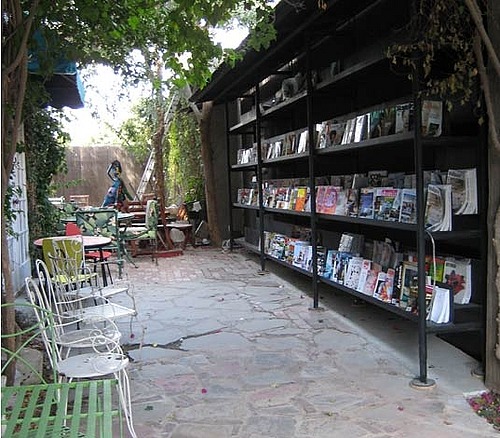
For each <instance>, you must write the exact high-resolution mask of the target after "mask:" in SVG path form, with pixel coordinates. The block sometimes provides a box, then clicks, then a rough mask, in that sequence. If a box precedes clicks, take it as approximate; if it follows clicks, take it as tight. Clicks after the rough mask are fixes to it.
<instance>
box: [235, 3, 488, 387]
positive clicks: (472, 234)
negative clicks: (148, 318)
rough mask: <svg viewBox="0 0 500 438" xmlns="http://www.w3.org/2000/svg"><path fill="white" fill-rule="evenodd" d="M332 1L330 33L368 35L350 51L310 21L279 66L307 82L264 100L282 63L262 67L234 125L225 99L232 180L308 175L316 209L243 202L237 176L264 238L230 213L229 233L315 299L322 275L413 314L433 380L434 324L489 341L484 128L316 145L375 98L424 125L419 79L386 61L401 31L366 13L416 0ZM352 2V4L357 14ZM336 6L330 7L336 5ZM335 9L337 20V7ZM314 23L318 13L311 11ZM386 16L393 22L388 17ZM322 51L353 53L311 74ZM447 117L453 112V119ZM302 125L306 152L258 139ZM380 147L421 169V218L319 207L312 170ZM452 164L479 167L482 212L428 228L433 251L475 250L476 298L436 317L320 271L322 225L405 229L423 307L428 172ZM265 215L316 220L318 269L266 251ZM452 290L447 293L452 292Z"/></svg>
mask: <svg viewBox="0 0 500 438" xmlns="http://www.w3.org/2000/svg"><path fill="white" fill-rule="evenodd" d="M335 3H336V4H337V5H341V7H342V8H344V9H343V10H344V14H345V16H344V18H345V17H348V18H349V17H350V18H352V20H351V21H349V20H348V19H347V20H345V21H343V22H342V23H344V24H339V23H338V22H335V23H334V24H335V25H334V26H333V28H334V29H335V30H334V31H333V35H332V36H335V32H337V31H338V30H339V29H340V28H341V29H342V32H343V37H346V35H350V36H351V37H352V38H353V40H354V39H358V37H359V36H360V34H363V35H364V37H363V38H364V39H363V38H359V41H356V42H354V43H352V49H353V52H352V53H349V48H347V49H346V48H344V47H340V46H341V44H342V41H343V40H341V42H339V43H338V44H336V43H335V41H334V38H331V37H330V38H329V37H325V36H324V34H321V32H318V34H317V35H316V34H315V33H314V31H313V30H312V31H311V32H309V33H308V38H306V39H307V43H306V44H305V45H304V47H303V49H302V50H301V51H300V53H290V57H289V59H286V60H285V59H283V54H281V58H280V62H281V65H280V67H279V68H278V69H282V70H283V69H286V68H289V67H290V65H293V64H294V63H295V64H296V65H297V66H299V67H302V68H303V70H302V73H304V75H305V89H303V90H301V91H299V92H298V93H297V94H296V95H294V96H292V97H290V98H288V99H286V100H284V101H282V102H279V103H277V104H275V105H274V106H271V107H268V106H265V105H264V103H266V104H267V103H268V102H269V99H270V98H271V94H270V92H269V90H268V89H269V83H271V82H272V80H271V78H272V77H274V76H275V75H276V71H277V70H276V69H275V68H274V69H270V70H269V71H267V72H266V73H267V75H268V76H267V79H265V80H263V78H266V77H265V75H264V76H262V74H261V77H260V78H259V80H256V81H255V82H254V83H253V84H252V86H251V87H248V88H247V89H245V90H240V92H241V94H240V96H242V97H240V98H239V99H240V101H241V102H243V101H244V102H245V103H244V105H243V107H244V108H242V111H241V114H238V116H239V118H238V119H237V120H236V122H235V123H234V124H232V125H231V124H230V123H229V122H228V120H229V119H230V115H229V107H228V104H227V101H228V100H229V96H233V97H232V98H231V99H234V96H235V94H234V90H233V91H232V92H231V93H229V94H228V95H227V96H226V97H225V99H226V133H227V148H228V160H229V161H228V168H229V172H228V179H229V186H230V187H231V185H232V180H233V176H234V178H240V176H239V175H241V179H242V180H243V181H245V180H246V182H247V183H248V182H249V181H250V179H249V177H248V175H252V177H253V178H254V180H253V183H254V184H255V187H260V188H263V183H264V182H265V181H266V180H270V179H273V178H277V179H280V178H306V179H308V181H309V183H308V184H307V185H308V187H309V190H310V196H311V211H295V210H287V209H280V208H270V207H265V206H264V200H263V193H262V189H261V190H260V191H259V195H258V203H257V205H246V204H239V203H235V202H234V200H235V193H234V187H235V186H234V184H233V190H232V193H231V198H230V206H231V208H232V209H236V210H240V211H243V215H244V219H243V221H244V225H245V227H247V221H249V222H248V228H252V229H254V230H255V231H256V232H257V231H258V235H259V239H258V241H259V244H256V239H255V240H254V241H253V242H249V241H247V240H245V238H241V237H240V238H237V237H236V236H235V233H234V224H233V216H232V213H231V217H230V233H231V240H230V241H231V243H233V242H236V243H238V244H240V245H241V246H243V247H245V248H246V249H248V250H249V251H252V252H254V253H256V254H258V255H259V256H260V261H261V269H262V270H264V269H265V262H266V261H271V262H273V263H278V264H280V265H282V266H285V267H287V268H288V269H291V270H293V271H296V272H299V273H301V274H303V275H306V276H307V277H310V278H311V280H312V284H311V288H312V291H313V296H314V307H317V305H318V298H319V296H318V285H319V284H325V285H328V286H329V287H332V288H334V289H336V290H339V291H342V292H343V293H346V294H349V295H351V296H353V297H355V298H356V299H360V300H364V301H365V302H367V303H370V304H372V305H375V306H377V307H380V308H383V309H385V310H386V311H388V312H391V313H393V314H397V315H398V316H400V317H402V318H405V319H408V320H410V321H413V322H415V323H416V325H417V327H418V334H419V343H418V352H419V374H418V377H417V378H416V379H415V380H414V381H413V382H412V383H413V384H414V386H415V387H428V386H432V385H433V384H434V382H433V381H432V379H429V378H428V376H427V340H426V337H427V335H428V334H431V333H433V334H436V333H438V334H444V333H461V332H478V333H480V335H479V339H480V342H481V343H484V339H483V332H484V308H483V303H484V295H482V294H484V285H485V272H486V268H485V265H486V263H485V259H486V250H485V245H484V239H485V234H486V233H485V229H486V228H485V213H484V211H485V208H484V206H485V205H486V202H487V201H486V197H485V188H484V187H485V186H486V181H487V175H486V158H485V151H484V145H485V140H484V132H481V130H480V129H476V130H475V131H474V132H472V133H471V132H469V131H470V129H462V127H461V126H460V122H458V123H457V122H455V124H453V123H451V124H450V125H447V126H445V123H444V121H443V134H441V135H440V136H437V137H422V135H421V133H420V131H419V130H415V129H413V130H412V131H409V132H404V133H399V134H392V135H386V136H380V137H377V138H370V139H366V140H363V141H359V142H357V143H349V144H341V145H335V146H330V147H326V148H323V149H317V148H316V147H315V139H314V135H315V132H316V131H315V126H316V124H318V123H321V122H322V121H325V120H331V119H333V118H338V119H340V120H346V119H348V118H349V117H353V116H355V115H357V114H363V113H366V112H369V111H371V110H372V109H373V108H387V107H388V106H389V105H393V104H394V103H398V102H401V103H403V102H411V103H413V105H414V112H415V113H414V126H420V125H421V98H420V97H419V91H420V90H419V89H418V83H417V81H413V83H412V82H411V81H409V80H408V78H407V77H406V75H396V74H393V72H391V70H390V62H389V60H388V58H387V57H386V56H385V50H382V49H383V48H386V47H387V46H388V44H389V42H390V41H394V40H395V39H396V38H398V36H397V34H394V35H391V34H390V32H389V35H387V32H386V34H384V30H383V25H382V24H381V23H377V24H378V27H377V30H376V31H373V30H367V29H369V28H370V26H369V23H371V22H370V17H371V15H370V14H372V15H373V17H379V15H383V14H384V11H387V10H391V11H393V10H394V11H397V12H396V14H399V15H400V16H402V15H404V14H405V12H404V11H405V8H407V9H408V10H407V11H406V12H407V13H409V11H410V10H411V8H410V6H409V5H410V3H411V2H410V1H407V2H400V1H399V0H387V1H381V2H374V3H373V4H370V5H368V4H367V3H366V2H361V4H357V5H355V4H354V3H357V2H353V3H349V2H348V1H347V0H338V1H337V2H335ZM377 8H379V9H381V10H380V12H379V15H377ZM384 8H387V9H384ZM346 11H351V16H349V12H346ZM330 14H331V15H333V13H330ZM358 17H362V18H361V19H362V20H364V21H363V22H362V24H361V25H359V26H356V25H350V24H349V23H351V22H352V23H354V22H355V19H357V18H358ZM331 19H332V20H334V18H333V17H332V18H331ZM324 20H326V21H322V22H321V24H322V25H323V27H324V26H325V23H326V24H328V18H326V19H324ZM384 20H388V22H390V20H391V18H389V15H387V17H384ZM311 23H314V22H313V21H311ZM345 23H347V24H345ZM399 24H400V28H402V27H403V23H399ZM389 25H390V24H387V26H389ZM312 26H314V24H313V25H312ZM369 32H371V33H376V32H380V33H381V34H382V35H380V37H379V38H378V40H377V38H376V37H374V36H372V35H368V33H369ZM399 35H400V33H399ZM329 45H331V46H332V50H331V51H329V50H326V49H327V48H328V47H329ZM326 52H331V53H332V55H331V59H330V61H332V60H335V59H339V61H340V64H341V66H342V64H343V59H344V57H345V58H346V59H347V60H348V61H349V62H347V64H348V65H347V67H345V68H343V69H341V71H339V72H337V73H336V74H334V75H333V77H330V78H327V79H323V80H319V81H313V77H314V73H318V72H319V71H320V67H322V66H323V67H324V66H325V65H326V63H325V61H324V60H321V59H319V58H321V57H322V56H323V55H324V53H326ZM260 73H261V72H260ZM367 84H369V85H367ZM370 84H371V85H370ZM266 87H267V88H266ZM370 87H372V88H370ZM372 89H373V93H367V90H372ZM264 92H265V93H267V94H266V95H265V96H264V97H265V98H262V97H261V94H263V93H264ZM239 108H241V106H240V107H239ZM446 122H448V120H447V119H446ZM467 123H468V124H469V125H471V122H470V120H467ZM457 127H458V129H457ZM304 128H305V129H307V130H308V133H309V139H310V141H309V146H308V150H307V152H305V153H300V154H298V153H295V154H291V155H285V156H280V157H274V158H266V157H263V152H262V146H263V144H264V143H265V142H270V141H272V140H273V139H279V137H280V136H284V135H287V134H288V133H291V132H294V131H297V130H301V129H304ZM236 138H240V139H242V141H241V142H236V141H235V140H234V139H236ZM249 138H250V139H251V141H250V142H249V141H248V139H249ZM248 143H250V144H254V145H256V147H257V162H256V163H247V164H235V160H234V159H232V160H231V159H230V158H229V157H234V156H235V149H236V148H235V144H238V145H239V146H240V147H241V145H245V144H248ZM463 151H466V153H464V154H462V153H461V152H463ZM462 155H463V157H462ZM375 156H377V157H378V158H380V159H382V160H386V161H387V166H388V168H389V170H390V171H395V170H399V171H404V172H413V173H414V174H415V175H416V180H417V189H416V190H417V191H416V193H417V206H418V210H417V223H416V224H408V223H401V222H389V221H381V220H375V219H365V218H360V217H348V216H340V215H339V216H337V215H330V214H323V213H318V212H316V211H315V206H316V199H315V178H316V177H320V176H323V175H327V173H325V170H324V169H325V167H326V168H329V169H330V173H329V174H330V175H342V174H348V173H349V172H350V173H357V172H366V171H368V170H375V169H377V167H378V166H377V165H372V164H371V159H372V158H373V157H375ZM457 157H458V159H457ZM461 157H462V158H461ZM344 163H348V165H347V167H348V168H349V170H348V171H346V170H345V169H344V168H343V165H344ZM446 165H448V166H449V167H448V168H462V167H467V166H468V167H475V168H476V170H477V186H478V203H479V214H475V215H472V216H460V217H456V216H454V217H453V227H454V228H453V231H446V232H444V231H443V232H434V233H432V241H433V242H435V244H436V246H437V248H438V249H437V251H442V253H445V254H447V255H452V256H457V257H469V258H473V259H474V266H475V267H474V277H473V285H472V289H473V292H472V293H473V301H471V302H470V303H469V304H455V303H453V302H452V303H451V307H452V309H451V315H452V316H451V322H449V323H441V324H437V323H433V322H429V321H426V315H425V312H421V313H419V314H415V313H411V312H408V311H406V310H405V309H403V308H401V307H398V306H396V305H393V304H390V303H386V302H384V301H381V300H379V299H377V298H375V297H373V296H369V295H366V294H364V293H362V292H358V291H357V290H355V289H351V288H349V287H346V286H344V285H343V284H339V283H337V282H335V281H332V280H330V279H326V278H323V277H321V276H320V275H319V274H318V267H317V242H318V236H319V235H320V234H321V233H322V232H323V231H324V230H326V229H330V228H332V227H333V229H334V230H336V231H337V232H339V233H342V229H343V227H348V228H349V229H350V230H352V229H353V228H354V229H357V230H360V231H359V232H360V234H364V233H365V232H366V233H368V234H369V235H371V236H374V235H380V236H381V237H382V238H384V237H385V236H389V237H391V236H396V237H398V236H401V235H404V236H405V237H406V239H407V240H409V241H412V242H414V244H413V246H414V249H415V250H416V251H417V255H418V258H417V259H418V262H417V263H418V270H419V277H418V278H419V281H418V284H419V286H418V300H419V301H418V306H419V308H424V307H425V290H424V281H423V279H424V275H425V272H424V271H425V266H424V258H425V257H424V256H425V255H426V254H428V253H429V252H430V249H429V247H430V242H431V239H430V237H429V234H428V233H426V231H425V229H424V223H423V222H424V220H423V219H424V212H423V210H424V207H425V204H424V199H425V198H424V186H423V172H424V170H429V169H434V168H446ZM443 166H444V167H443ZM263 173H266V178H264V177H263ZM232 175H233V176H232ZM245 175H246V176H245ZM255 178H256V182H255ZM240 187H241V186H240ZM266 218H271V219H272V220H274V219H277V220H280V219H285V220H286V221H287V223H293V224H302V225H303V226H304V227H307V228H309V229H310V230H311V243H312V254H313V256H312V260H313V262H312V272H309V271H306V270H304V269H301V268H298V267H297V266H294V265H292V264H289V263H287V262H285V261H283V260H280V259H277V258H275V257H273V256H271V255H269V254H267V253H265V252H264V231H273V230H266V229H265V226H266ZM329 231H331V230H329ZM254 236H255V235H254ZM464 242H465V243H464ZM450 295H451V294H450ZM452 298H453V297H451V301H453V300H452Z"/></svg>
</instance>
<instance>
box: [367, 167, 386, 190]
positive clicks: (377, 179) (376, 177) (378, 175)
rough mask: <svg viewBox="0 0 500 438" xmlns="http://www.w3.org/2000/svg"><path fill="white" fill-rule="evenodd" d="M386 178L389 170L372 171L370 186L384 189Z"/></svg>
mask: <svg viewBox="0 0 500 438" xmlns="http://www.w3.org/2000/svg"><path fill="white" fill-rule="evenodd" d="M384 178H387V170H370V171H369V172H368V186H369V187H382V181H383V180H384Z"/></svg>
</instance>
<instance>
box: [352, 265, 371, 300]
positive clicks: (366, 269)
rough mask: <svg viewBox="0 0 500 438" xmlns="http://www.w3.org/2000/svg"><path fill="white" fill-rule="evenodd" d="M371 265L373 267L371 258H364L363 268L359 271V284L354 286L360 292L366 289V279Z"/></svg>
mask: <svg viewBox="0 0 500 438" xmlns="http://www.w3.org/2000/svg"><path fill="white" fill-rule="evenodd" d="M371 267H372V261H371V260H369V259H363V262H362V263H361V268H360V271H359V280H358V284H357V286H356V287H355V288H354V289H356V290H357V291H358V292H363V291H364V289H365V283H366V279H367V277H368V272H370V269H371Z"/></svg>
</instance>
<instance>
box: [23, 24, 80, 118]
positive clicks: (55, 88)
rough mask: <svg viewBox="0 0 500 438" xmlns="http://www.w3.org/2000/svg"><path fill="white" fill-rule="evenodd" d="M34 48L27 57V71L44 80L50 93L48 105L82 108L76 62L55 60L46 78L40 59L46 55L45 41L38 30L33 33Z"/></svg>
mask: <svg viewBox="0 0 500 438" xmlns="http://www.w3.org/2000/svg"><path fill="white" fill-rule="evenodd" d="M33 40H34V44H33V46H34V48H33V49H32V50H30V54H29V58H28V72H29V73H31V74H33V75H38V76H39V77H40V79H42V80H43V81H44V86H45V89H46V90H47V92H48V93H49V95H50V101H49V102H48V105H49V106H52V107H54V108H62V107H64V106H68V107H70V108H74V109H76V108H83V106H84V104H83V102H84V100H85V89H84V86H83V82H82V79H81V77H80V74H79V73H78V69H77V67H76V62H73V61H67V60H64V59H60V60H56V61H55V62H54V66H53V72H52V75H50V76H49V77H48V78H45V77H42V75H41V67H40V59H43V57H44V56H45V57H46V56H48V55H47V53H48V50H47V43H46V41H45V39H44V38H43V36H42V33H41V32H40V31H36V32H35V33H34V35H33Z"/></svg>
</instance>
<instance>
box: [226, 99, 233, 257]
mask: <svg viewBox="0 0 500 438" xmlns="http://www.w3.org/2000/svg"><path fill="white" fill-rule="evenodd" d="M224 126H225V130H226V166H227V199H228V203H229V250H230V251H232V250H233V243H234V241H233V236H234V223H233V192H232V178H231V140H230V137H229V135H230V133H229V105H228V103H227V100H226V101H225V102H224Z"/></svg>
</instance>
